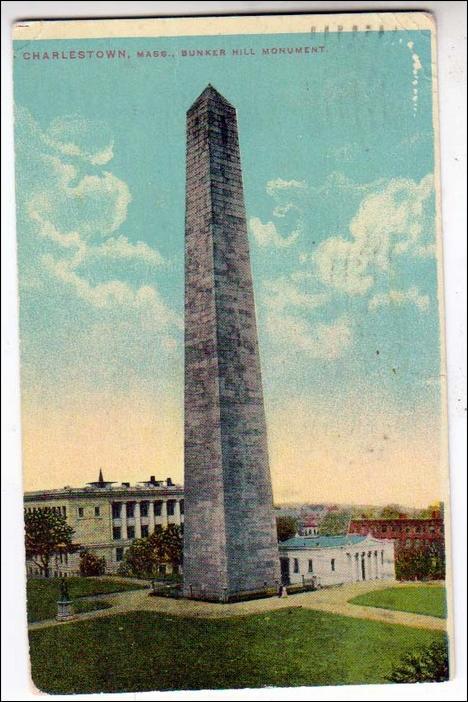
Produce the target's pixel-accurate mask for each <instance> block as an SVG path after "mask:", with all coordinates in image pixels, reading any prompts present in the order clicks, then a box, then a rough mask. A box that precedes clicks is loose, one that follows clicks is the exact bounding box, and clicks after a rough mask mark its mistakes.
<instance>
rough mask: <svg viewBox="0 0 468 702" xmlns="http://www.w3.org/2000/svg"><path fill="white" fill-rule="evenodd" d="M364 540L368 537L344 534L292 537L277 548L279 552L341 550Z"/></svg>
mask: <svg viewBox="0 0 468 702" xmlns="http://www.w3.org/2000/svg"><path fill="white" fill-rule="evenodd" d="M366 540H368V537H367V536H361V535H360V534H346V536H344V535H343V536H294V537H293V538H292V539H288V540H287V541H282V542H281V543H280V544H279V548H280V550H286V549H288V550H289V549H292V550H303V549H307V550H308V549H311V548H342V547H343V546H354V545H355V544H359V543H361V542H362V541H366Z"/></svg>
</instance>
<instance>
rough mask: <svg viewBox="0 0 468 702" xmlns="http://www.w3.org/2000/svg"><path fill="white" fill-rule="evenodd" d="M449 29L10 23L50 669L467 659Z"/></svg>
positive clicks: (112, 680) (381, 668) (29, 543)
mask: <svg viewBox="0 0 468 702" xmlns="http://www.w3.org/2000/svg"><path fill="white" fill-rule="evenodd" d="M435 33H436V29H435V25H434V21H433V19H432V17H431V16H430V15H428V14H425V13H398V14H394V13H383V14H378V15H377V14H354V15H333V16H332V15H329V16H324V15H320V16H319V15H317V16H314V15H284V16H278V15H276V16H267V15H264V16H249V17H246V16H244V17H242V16H238V17H216V18H215V17H203V18H201V17H200V18H169V19H168V18H166V19H133V20H105V21H104V20H87V21H71V20H70V21H43V22H42V21H33V22H22V23H19V24H17V25H16V26H15V28H14V46H13V49H14V93H15V145H16V174H17V175H16V183H17V187H16V198H17V203H16V204H17V230H18V232H17V238H18V265H19V289H20V344H21V398H22V437H23V463H24V489H25V493H24V523H25V552H26V562H25V571H26V575H27V597H28V602H27V607H28V622H29V624H28V626H29V641H30V656H31V674H32V680H33V683H34V685H35V686H36V687H37V688H38V689H39V690H41V691H44V692H47V693H50V694H63V693H88V694H89V693H93V692H135V691H144V690H196V689H229V688H246V687H250V688H256V687H262V686H283V687H293V686H304V685H305V686H314V685H345V684H364V683H389V684H391V683H400V682H421V681H426V682H427V681H430V682H440V681H444V680H447V679H448V678H449V676H450V674H451V672H453V659H452V657H451V655H450V648H451V643H452V631H451V625H450V621H451V619H450V614H451V613H450V577H449V575H448V576H447V573H448V574H450V559H449V537H450V534H449V489H448V467H447V454H448V452H447V426H446V425H447V421H446V408H445V405H446V398H445V377H446V375H445V352H444V342H443V338H444V335H443V330H444V317H443V280H442V276H441V272H442V243H441V241H442V239H441V236H442V235H441V231H440V199H439V193H440V186H439V172H438V171H439V154H438V117H437V110H438V106H437V82H436V81H437V76H436V54H435Z"/></svg>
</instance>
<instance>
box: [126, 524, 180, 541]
mask: <svg viewBox="0 0 468 702" xmlns="http://www.w3.org/2000/svg"><path fill="white" fill-rule="evenodd" d="M180 528H181V530H182V532H183V530H184V525H183V524H181V525H180ZM140 529H141V537H142V538H146V537H147V536H149V527H148V525H147V524H142V525H141V527H140ZM112 538H113V539H114V541H120V539H122V538H123V537H122V527H119V526H115V527H112ZM126 538H127V539H134V538H135V527H134V526H127V537H126Z"/></svg>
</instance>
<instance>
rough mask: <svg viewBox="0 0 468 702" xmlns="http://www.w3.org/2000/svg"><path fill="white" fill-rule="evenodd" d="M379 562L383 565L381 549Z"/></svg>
mask: <svg viewBox="0 0 468 702" xmlns="http://www.w3.org/2000/svg"><path fill="white" fill-rule="evenodd" d="M380 562H381V564H382V565H383V551H381V552H380Z"/></svg>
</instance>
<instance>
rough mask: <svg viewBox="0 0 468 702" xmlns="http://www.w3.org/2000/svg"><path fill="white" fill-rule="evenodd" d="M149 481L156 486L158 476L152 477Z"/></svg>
mask: <svg viewBox="0 0 468 702" xmlns="http://www.w3.org/2000/svg"><path fill="white" fill-rule="evenodd" d="M149 481H150V483H151V484H152V485H154V483H155V482H156V476H155V475H150V479H149Z"/></svg>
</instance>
